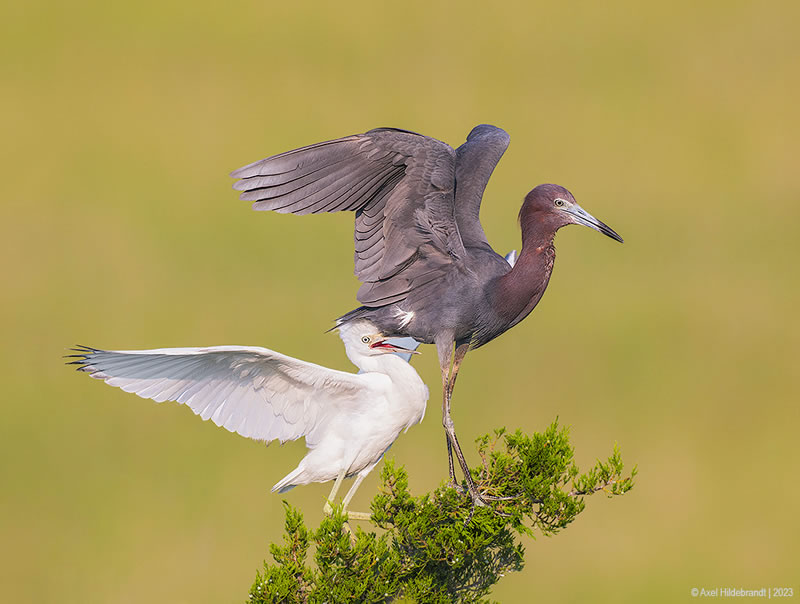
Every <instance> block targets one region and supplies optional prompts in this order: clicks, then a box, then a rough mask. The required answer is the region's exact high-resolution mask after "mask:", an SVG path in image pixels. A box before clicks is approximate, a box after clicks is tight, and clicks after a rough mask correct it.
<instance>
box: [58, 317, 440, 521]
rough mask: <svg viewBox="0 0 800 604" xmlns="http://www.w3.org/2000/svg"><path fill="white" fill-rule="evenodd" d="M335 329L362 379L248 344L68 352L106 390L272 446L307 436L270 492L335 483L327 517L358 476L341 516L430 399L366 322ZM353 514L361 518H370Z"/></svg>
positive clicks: (419, 417) (403, 351)
mask: <svg viewBox="0 0 800 604" xmlns="http://www.w3.org/2000/svg"><path fill="white" fill-rule="evenodd" d="M338 329H339V335H340V336H341V338H342V341H343V342H344V347H345V352H346V353H347V356H348V358H349V359H350V360H351V361H352V362H353V364H354V365H355V366H356V367H358V368H359V369H360V370H361V371H360V372H359V373H358V374H353V373H348V372H345V371H337V370H335V369H328V368H326V367H321V366H319V365H315V364H313V363H309V362H306V361H301V360H299V359H294V358H292V357H289V356H286V355H283V354H280V353H278V352H274V351H272V350H268V349H266V348H260V347H253V346H212V347H208V348H160V349H155V350H117V351H106V350H98V349H95V348H89V347H85V346H82V347H80V348H75V349H74V350H75V352H76V353H77V354H74V355H71V356H72V357H77V360H75V361H72V364H76V365H78V366H79V367H78V370H79V371H85V372H87V373H89V374H90V375H91V376H92V377H94V378H97V379H101V380H104V381H105V382H106V383H107V384H109V385H111V386H117V387H118V388H122V389H123V390H125V391H126V392H133V393H135V394H138V395H139V396H141V397H143V398H149V399H152V400H154V401H156V402H158V403H161V402H164V401H167V400H170V401H177V402H179V403H182V404H185V405H187V406H188V407H189V408H190V409H191V410H192V411H194V412H195V413H196V414H197V415H199V416H200V417H202V418H203V419H204V420H208V419H210V420H211V421H213V422H214V423H215V424H216V425H218V426H221V427H223V428H225V429H227V430H230V431H231V432H236V433H237V434H241V435H242V436H246V437H248V438H252V439H255V440H261V441H266V442H268V443H269V442H270V441H273V440H279V441H280V442H282V443H283V442H286V441H288V440H295V439H297V438H300V437H301V436H303V437H305V441H306V446H307V447H308V448H309V449H310V451H309V452H308V454H306V456H305V457H304V458H303V459H302V460H301V461H300V464H299V465H298V466H297V468H295V469H294V470H293V471H292V472H290V473H289V474H287V475H286V476H285V477H284V478H283V479H282V480H280V481H279V482H278V483H277V484H276V485H275V486H274V487H272V490H273V491H278V492H280V493H283V492H285V491H288V490H289V489H291V488H293V487H295V486H297V485H303V484H308V483H310V482H327V481H329V480H335V482H334V485H333V489H332V490H331V493H330V495H329V496H328V499H327V500H326V502H325V508H324V509H325V511H326V513H330V511H331V507H330V503H331V502H333V501H334V498H335V497H336V493H337V492H338V490H339V486H340V485H341V483H342V480H343V479H344V478H345V477H352V476H355V481H354V482H353V485H352V487H351V488H350V490H349V491H348V493H347V495H345V497H344V499H343V500H342V502H343V508H344V510H345V511H346V510H347V506H348V504H349V503H350V500H351V499H352V497H353V495H354V494H355V492H356V490H357V489H358V487H359V485H360V484H361V481H363V480H364V477H365V476H366V475H367V474H369V472H370V471H371V470H372V469H373V468H374V467H375V465H376V464H377V463H378V462H379V461H380V459H381V458H382V457H383V454H384V453H385V452H386V451H387V449H389V447H391V445H392V443H394V441H395V440H396V439H397V437H398V436H399V435H400V433H401V432H402V431H404V430H407V429H408V428H410V427H411V426H413V425H414V424H417V423H419V422H420V421H422V418H423V416H424V414H425V405H426V403H427V400H428V388H427V387H426V386H425V384H424V383H423V381H422V380H421V379H420V377H419V375H418V374H417V372H416V371H415V370H414V368H413V367H411V365H410V364H409V363H407V362H406V360H404V359H403V358H401V357H400V356H398V354H393V353H400V354H405V355H408V353H411V352H414V351H412V350H409V349H406V348H403V347H401V346H399V345H398V344H396V343H393V342H389V341H387V340H386V339H385V338H384V337H383V335H382V334H381V333H379V331H378V329H377V328H376V327H375V325H374V324H373V323H371V322H369V321H366V320H359V321H352V322H349V323H347V324H345V325H342V326H340V327H339V328H338ZM406 358H407V357H406ZM349 517H350V518H353V519H359V520H364V519H368V518H369V514H366V513H356V512H351V513H349Z"/></svg>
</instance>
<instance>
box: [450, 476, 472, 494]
mask: <svg viewBox="0 0 800 604" xmlns="http://www.w3.org/2000/svg"><path fill="white" fill-rule="evenodd" d="M447 487H448V488H450V489H453V490H454V491H455V492H456V493H458V494H459V495H465V494H466V492H467V491H466V489H464V487H462V486H461V485H460V484H458V482H456V479H455V478H454V477H452V476H451V477H450V481H449V482H448V483H447Z"/></svg>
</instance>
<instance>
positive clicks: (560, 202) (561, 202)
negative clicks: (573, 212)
mask: <svg viewBox="0 0 800 604" xmlns="http://www.w3.org/2000/svg"><path fill="white" fill-rule="evenodd" d="M553 203H554V204H556V207H557V208H563V207H564V206H565V205H567V202H566V201H564V200H563V199H561V198H560V197H556V199H555V201H554V202H553Z"/></svg>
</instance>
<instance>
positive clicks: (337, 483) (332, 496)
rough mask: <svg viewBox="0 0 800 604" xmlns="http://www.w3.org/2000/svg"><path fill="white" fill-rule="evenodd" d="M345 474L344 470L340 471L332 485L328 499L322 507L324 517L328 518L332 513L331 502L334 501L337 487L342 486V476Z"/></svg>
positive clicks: (337, 490)
mask: <svg viewBox="0 0 800 604" xmlns="http://www.w3.org/2000/svg"><path fill="white" fill-rule="evenodd" d="M345 474H347V471H346V470H342V471H341V472H339V475H338V476H337V477H336V481H335V482H334V483H333V488H332V489H331V494H330V495H328V498H327V499H326V500H325V505H323V506H322V511H323V512H324V513H325V515H326V516H330V515H331V513H332V512H333V505H332V504H333V501H334V499H336V493H338V492H339V487H340V486H342V481H343V480H344V476H345Z"/></svg>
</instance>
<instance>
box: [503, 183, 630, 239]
mask: <svg viewBox="0 0 800 604" xmlns="http://www.w3.org/2000/svg"><path fill="white" fill-rule="evenodd" d="M519 219H520V224H521V226H522V229H523V236H524V232H525V230H526V227H528V228H530V226H532V225H530V224H529V223H530V221H531V220H533V221H535V222H536V223H539V224H542V223H543V224H545V225H546V226H548V227H549V228H550V229H551V230H553V231H556V230H558V229H560V228H561V227H562V226H567V225H568V224H582V225H584V226H588V227H590V228H592V229H594V230H596V231H600V232H601V233H603V235H607V236H608V237H611V238H612V239H616V240H617V241H619V242H620V243H622V237H620V236H619V235H617V233H615V232H614V230H613V229H612V228H611V227H609V226H607V225H606V224H604V223H602V222H600V221H599V220H597V218H595V217H594V216H592V215H591V214H589V212H587V211H586V210H584V209H583V208H582V207H581V206H579V205H578V202H577V201H575V198H574V197H573V196H572V193H570V192H569V191H567V189H565V188H564V187H562V186H559V185H539V186H538V187H536V188H535V189H534V190H533V191H531V192H530V193H528V195H527V196H526V197H525V202H524V203H523V204H522V209H520V212H519Z"/></svg>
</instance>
